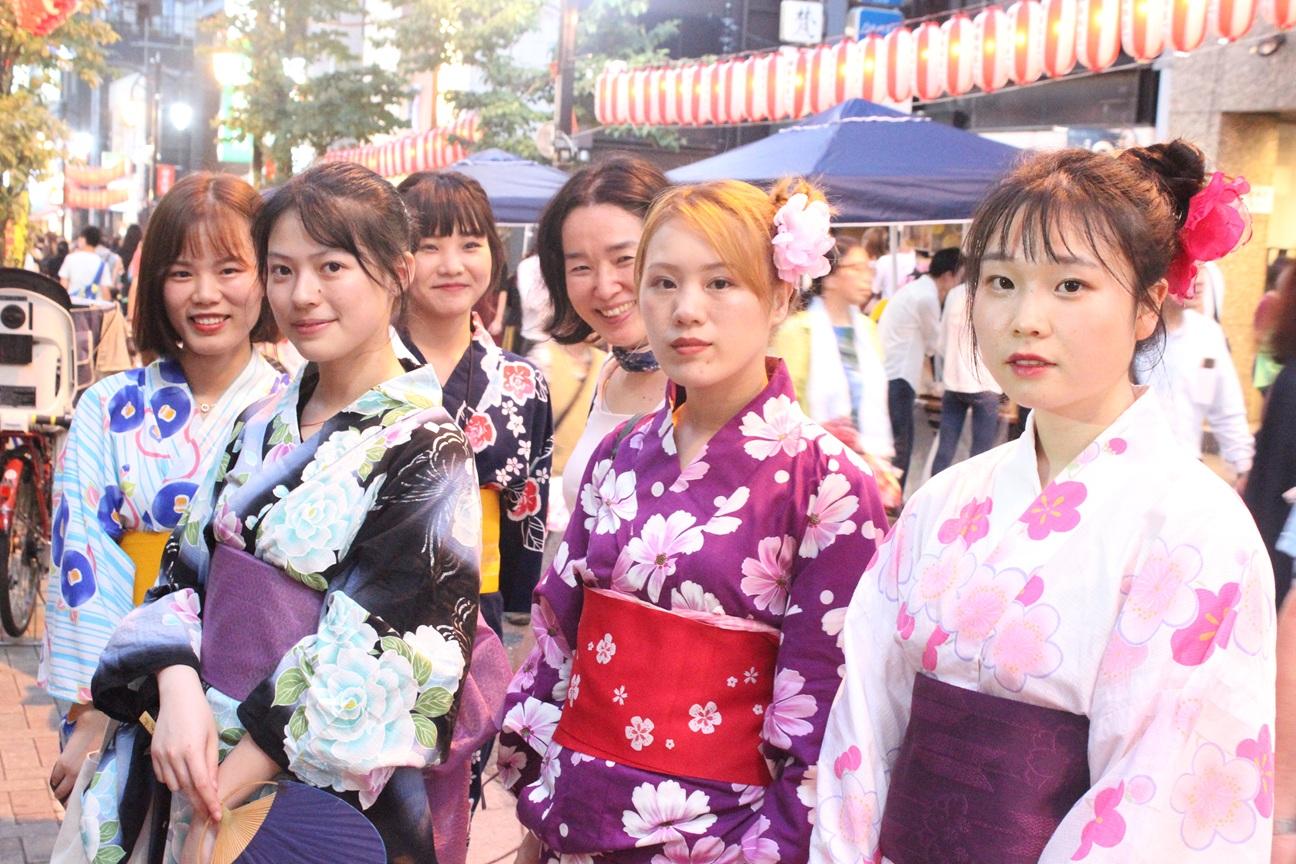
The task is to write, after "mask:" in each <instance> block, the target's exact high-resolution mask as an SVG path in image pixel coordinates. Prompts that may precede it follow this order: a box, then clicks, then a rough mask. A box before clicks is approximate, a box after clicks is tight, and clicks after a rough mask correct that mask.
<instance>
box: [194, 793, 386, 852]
mask: <svg viewBox="0 0 1296 864" xmlns="http://www.w3.org/2000/svg"><path fill="white" fill-rule="evenodd" d="M272 785H273V786H274V787H275V789H274V792H272V793H270V794H269V795H266V796H265V797H264V798H258V799H257V800H255V801H251V802H249V803H247V804H244V805H243V806H242V807H238V808H235V809H234V810H226V811H225V814H224V816H222V817H221V822H220V830H219V832H218V833H217V835H216V844H215V848H214V849H213V851H212V859H211V860H212V864H315V862H318V861H346V862H347V864H386V862H387V847H386V846H385V845H384V844H383V840H382V837H381V836H379V834H378V829H377V828H375V827H374V826H373V823H371V822H370V821H369V820H368V819H366V818H365V817H364V815H363V814H362V813H361V812H360V811H359V810H357V809H355V808H354V807H352V806H351V805H350V804H348V803H347V802H345V801H343V800H342V799H341V798H337V797H335V796H333V795H330V794H329V793H327V792H325V791H323V790H322V789H316V788H315V787H313V786H305V785H303V784H301V783H293V782H289V781H283V782H280V783H275V784H272Z"/></svg>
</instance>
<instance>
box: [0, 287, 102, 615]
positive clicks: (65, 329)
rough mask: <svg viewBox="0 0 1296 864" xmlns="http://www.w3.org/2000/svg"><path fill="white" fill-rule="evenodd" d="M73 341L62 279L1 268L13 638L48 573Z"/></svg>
mask: <svg viewBox="0 0 1296 864" xmlns="http://www.w3.org/2000/svg"><path fill="white" fill-rule="evenodd" d="M76 344H77V333H76V328H75V325H74V323H73V317H72V304H71V302H70V301H69V300H68V293H67V291H66V290H64V288H63V286H61V285H59V284H58V283H57V282H55V281H54V280H52V279H49V278H48V277H45V276H42V275H40V274H39V273H32V272H30V271H27V270H18V269H14V268H9V267H5V268H0V470H2V472H3V473H0V623H3V625H4V629H5V631H6V632H7V633H8V634H9V635H10V636H13V637H15V638H16V637H19V636H21V635H22V634H23V633H24V632H26V630H27V625H28V624H29V623H30V621H31V617H32V613H33V612H34V611H35V609H36V605H37V603H38V602H39V600H40V594H41V589H42V587H43V585H44V582H45V577H46V574H47V573H48V572H49V567H50V561H49V558H50V529H51V524H50V507H51V498H52V493H53V485H54V459H55V457H56V455H57V454H58V452H59V448H60V446H61V444H62V440H63V436H64V435H65V434H66V430H67V427H68V424H69V422H70V419H71V414H72V404H73V401H74V400H75V397H76V394H77V392H78V390H77V382H78V375H77V352H76V347H75V346H76ZM88 377H90V378H93V375H92V374H91V375H90V376H88ZM85 383H86V384H88V383H89V381H88V380H87V381H86V382H85Z"/></svg>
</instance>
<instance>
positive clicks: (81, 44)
mask: <svg viewBox="0 0 1296 864" xmlns="http://www.w3.org/2000/svg"><path fill="white" fill-rule="evenodd" d="M102 8H103V2H102V0H82V2H81V6H80V9H79V10H78V11H77V13H76V14H74V15H72V16H71V17H69V18H68V19H67V20H66V21H64V22H63V23H62V24H61V25H59V27H58V28H56V29H55V30H54V32H53V33H50V34H49V35H47V36H36V35H35V34H33V33H29V32H28V31H26V30H24V29H23V28H21V27H19V26H18V19H17V16H16V14H15V12H14V7H13V4H11V3H0V117H3V118H5V119H4V122H3V123H0V231H2V230H3V228H4V226H6V225H8V224H9V223H10V222H11V221H14V220H15V219H17V218H18V217H19V215H20V213H19V211H20V210H21V209H24V208H25V207H26V198H25V197H24V193H25V192H26V191H27V186H28V184H29V183H31V182H33V181H35V180H39V179H42V178H43V177H44V176H46V174H47V172H48V171H49V167H50V164H51V163H52V162H53V161H54V159H55V158H56V157H57V156H58V155H59V154H60V153H61V152H63V150H64V147H63V139H64V138H65V137H66V136H67V131H68V130H67V128H66V127H65V126H64V125H63V123H62V122H60V121H59V119H58V117H57V116H56V115H55V114H54V112H53V110H51V106H50V99H51V98H52V96H53V94H54V93H55V92H57V91H56V90H55V89H54V88H55V87H57V86H58V84H59V83H60V80H61V78H62V75H63V73H65V72H66V73H69V74H72V75H75V76H77V77H79V78H81V79H82V80H83V81H85V82H87V83H88V84H92V85H93V84H96V83H98V81H99V79H100V76H101V75H102V74H103V72H104V68H105V63H104V50H103V49H104V47H105V46H107V45H111V44H112V43H113V42H116V41H117V34H116V33H115V32H113V29H112V28H111V27H109V26H108V25H107V24H106V23H104V22H103V21H101V20H99V18H98V17H97V15H96V13H98V12H99V11H100V10H101V9H102ZM23 215H25V214H23ZM8 251H9V250H6V257H8Z"/></svg>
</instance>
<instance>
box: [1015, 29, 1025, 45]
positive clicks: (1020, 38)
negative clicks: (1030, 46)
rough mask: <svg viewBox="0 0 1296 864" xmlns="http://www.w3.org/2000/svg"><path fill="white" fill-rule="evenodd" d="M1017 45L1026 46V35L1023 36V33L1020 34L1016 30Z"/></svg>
mask: <svg viewBox="0 0 1296 864" xmlns="http://www.w3.org/2000/svg"><path fill="white" fill-rule="evenodd" d="M1017 44H1018V45H1025V44H1026V34H1025V33H1024V32H1022V31H1021V30H1018V31H1017Z"/></svg>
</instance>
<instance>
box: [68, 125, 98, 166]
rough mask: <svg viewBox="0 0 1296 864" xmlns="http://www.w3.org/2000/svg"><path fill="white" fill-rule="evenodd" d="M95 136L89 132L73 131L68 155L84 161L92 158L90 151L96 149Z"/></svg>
mask: <svg viewBox="0 0 1296 864" xmlns="http://www.w3.org/2000/svg"><path fill="white" fill-rule="evenodd" d="M94 142H95V139H94V136H93V135H91V134H90V133H89V132H73V133H72V137H71V138H69V139H68V155H69V156H71V157H72V158H73V159H74V160H76V161H77V162H84V161H86V160H87V159H89V158H90V151H92V150H94Z"/></svg>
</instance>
